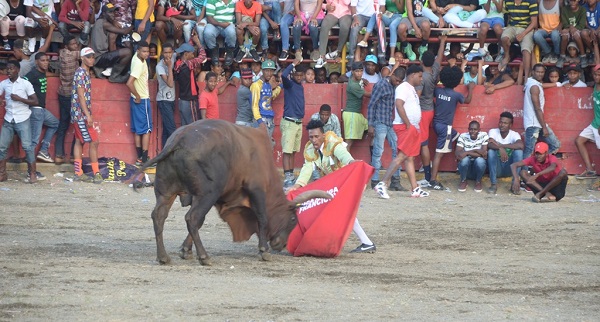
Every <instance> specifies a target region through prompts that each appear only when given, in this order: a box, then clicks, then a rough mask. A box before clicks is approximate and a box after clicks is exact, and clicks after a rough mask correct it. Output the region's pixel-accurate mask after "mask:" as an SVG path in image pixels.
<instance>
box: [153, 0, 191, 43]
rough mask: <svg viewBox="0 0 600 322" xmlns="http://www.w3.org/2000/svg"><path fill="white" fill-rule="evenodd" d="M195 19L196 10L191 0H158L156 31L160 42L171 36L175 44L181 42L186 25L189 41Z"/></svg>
mask: <svg viewBox="0 0 600 322" xmlns="http://www.w3.org/2000/svg"><path fill="white" fill-rule="evenodd" d="M194 19H196V12H195V10H194V6H193V4H192V1H191V0H175V1H173V0H160V1H159V2H158V9H157V10H156V20H157V21H156V32H157V34H158V39H160V42H161V43H163V44H164V43H166V42H167V37H169V36H170V37H173V39H174V41H175V46H177V45H179V44H181V43H182V40H183V31H184V28H185V27H186V26H187V25H189V26H188V28H187V29H185V30H187V31H188V33H189V35H188V37H187V38H186V39H185V41H186V42H189V40H190V37H191V30H192V28H191V27H192V26H193V24H194Z"/></svg>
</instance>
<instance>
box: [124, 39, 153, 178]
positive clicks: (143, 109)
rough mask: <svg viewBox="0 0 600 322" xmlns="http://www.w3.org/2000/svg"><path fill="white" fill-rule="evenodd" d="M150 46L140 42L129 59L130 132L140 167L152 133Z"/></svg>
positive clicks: (145, 157)
mask: <svg viewBox="0 0 600 322" xmlns="http://www.w3.org/2000/svg"><path fill="white" fill-rule="evenodd" d="M148 56H150V46H149V45H148V43H147V42H145V41H142V42H140V43H139V44H138V49H137V51H136V54H135V55H133V58H132V59H131V71H130V73H129V79H128V80H127V87H128V88H129V91H130V92H131V97H130V99H129V104H130V107H131V132H133V133H134V134H135V150H136V152H137V160H136V161H135V165H137V166H140V165H142V164H144V163H146V161H148V147H149V146H150V132H152V109H151V106H150V90H149V88H148V64H147V62H146V61H147V59H148Z"/></svg>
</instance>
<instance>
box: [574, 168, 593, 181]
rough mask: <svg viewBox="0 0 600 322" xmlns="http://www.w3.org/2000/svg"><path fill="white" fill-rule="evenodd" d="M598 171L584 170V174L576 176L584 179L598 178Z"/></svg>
mask: <svg viewBox="0 0 600 322" xmlns="http://www.w3.org/2000/svg"><path fill="white" fill-rule="evenodd" d="M596 177H597V175H596V171H588V170H586V171H583V173H582V174H578V175H576V176H575V179H579V180H583V179H596Z"/></svg>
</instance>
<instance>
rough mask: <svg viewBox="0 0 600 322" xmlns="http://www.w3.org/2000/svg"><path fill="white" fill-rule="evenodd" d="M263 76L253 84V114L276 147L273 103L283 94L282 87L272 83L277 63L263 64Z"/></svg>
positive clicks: (251, 89)
mask: <svg viewBox="0 0 600 322" xmlns="http://www.w3.org/2000/svg"><path fill="white" fill-rule="evenodd" d="M261 67H262V76H261V77H260V79H259V80H257V81H255V82H254V83H252V85H251V86H250V91H251V92H252V114H253V116H254V120H255V121H256V122H258V125H259V126H260V128H262V129H264V130H266V131H267V133H268V134H269V138H271V144H272V145H275V140H274V139H273V131H274V130H275V123H274V122H273V118H274V117H275V111H273V106H272V102H273V100H274V99H275V98H277V96H279V94H280V93H281V86H278V84H275V82H272V81H271V78H273V73H275V63H274V62H273V61H272V60H265V61H264V62H263V63H262V66H261Z"/></svg>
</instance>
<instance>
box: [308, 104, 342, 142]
mask: <svg viewBox="0 0 600 322" xmlns="http://www.w3.org/2000/svg"><path fill="white" fill-rule="evenodd" d="M310 119H311V120H320V121H321V122H322V123H323V130H324V131H325V133H327V132H329V131H333V133H335V135H337V136H339V137H342V128H341V127H340V119H339V118H338V117H337V115H335V114H333V113H331V106H329V105H328V104H323V105H321V107H320V108H319V112H317V113H315V114H313V115H312V116H311V117H310Z"/></svg>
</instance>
